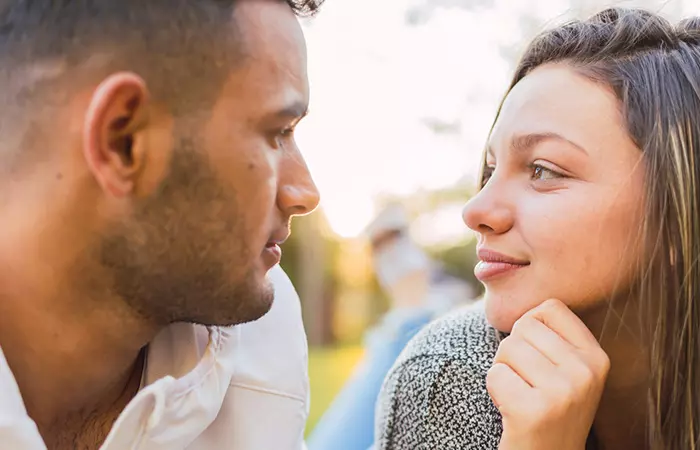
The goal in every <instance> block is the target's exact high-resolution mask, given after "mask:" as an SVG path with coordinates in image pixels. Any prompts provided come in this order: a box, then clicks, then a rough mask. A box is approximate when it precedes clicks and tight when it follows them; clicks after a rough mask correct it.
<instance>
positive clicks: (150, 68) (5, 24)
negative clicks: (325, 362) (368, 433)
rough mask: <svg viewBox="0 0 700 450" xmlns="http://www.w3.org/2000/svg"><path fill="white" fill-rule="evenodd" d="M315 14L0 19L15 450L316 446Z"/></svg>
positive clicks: (197, 5)
mask: <svg viewBox="0 0 700 450" xmlns="http://www.w3.org/2000/svg"><path fill="white" fill-rule="evenodd" d="M318 6H319V2H317V1H313V0H306V1H304V0H287V1H284V0H239V1H234V0H119V1H114V0H89V1H88V0H75V1H72V0H71V1H55V0H33V1H24V0H8V1H4V2H2V4H1V6H0V30H1V31H0V33H1V34H2V39H0V62H1V64H0V77H1V81H0V96H1V97H2V103H3V108H2V111H1V112H0V127H2V130H3V131H2V132H3V135H2V140H1V141H0V172H1V173H2V176H1V177H0V184H1V185H2V188H1V189H0V211H1V212H2V216H3V221H2V224H0V250H1V251H0V265H1V266H2V269H3V270H2V271H1V275H0V277H1V278H2V282H0V349H1V351H0V447H2V448H3V449H12V450H27V449H32V450H33V449H46V448H49V449H52V450H59V449H98V448H101V449H103V450H123V449H140V450H165V449H167V450H178V449H179V450H182V449H188V450H205V449H206V450H214V449H216V450H219V449H233V450H236V449H238V450H263V449H264V450H272V449H274V450H287V449H300V448H302V447H303V433H304V427H305V421H306V417H307V414H308V368H307V346H306V337H305V334H304V329H303V325H302V322H301V313H300V305H299V299H298V297H297V295H296V293H295V291H294V288H293V287H292V285H291V283H290V281H289V279H288V278H287V277H286V275H285V274H284V272H283V271H282V270H281V269H280V268H279V266H278V263H279V260H280V258H281V251H280V249H279V246H280V244H282V242H283V241H284V240H285V239H286V238H287V236H288V235H289V232H290V229H289V227H290V219H291V217H292V216H295V215H301V214H306V213H309V212H311V211H312V210H313V209H314V208H315V207H316V206H317V204H318V201H319V198H318V197H319V195H318V191H317V189H316V187H315V185H314V183H313V181H312V179H311V176H310V174H309V171H308V169H307V167H306V165H305V162H304V159H303V158H302V156H301V154H300V152H299V149H298V148H297V146H296V144H295V139H294V129H295V127H296V125H297V124H298V123H299V121H300V120H301V119H302V118H303V117H304V115H305V114H306V111H307V106H308V101H309V86H308V80H307V72H306V48H305V41H304V37H303V34H302V30H301V27H300V24H299V22H298V19H297V16H298V15H306V14H311V13H313V12H315V11H316V9H317V8H318ZM263 316H264V317H263Z"/></svg>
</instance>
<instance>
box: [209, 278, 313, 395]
mask: <svg viewBox="0 0 700 450" xmlns="http://www.w3.org/2000/svg"><path fill="white" fill-rule="evenodd" d="M268 276H269V278H270V281H271V282H272V284H273V287H274V289H275V299H274V302H273V303H272V307H271V308H270V311H269V312H268V313H267V314H265V315H264V316H263V317H261V318H260V319H258V320H256V321H253V322H249V323H245V324H241V325H237V326H235V327H227V328H222V329H221V330H222V331H223V332H224V333H227V334H229V335H230V336H231V338H230V342H229V343H228V345H231V346H233V347H234V349H232V350H233V351H231V352H228V353H229V355H230V357H231V358H233V365H232V366H233V376H232V379H231V385H232V386H239V387H243V388H245V387H250V388H253V389H258V390H263V391H267V392H269V393H271V394H272V393H275V392H277V393H279V394H280V395H283V396H285V397H291V398H298V399H299V400H302V401H304V402H306V397H307V396H308V368H307V363H308V343H307V340H306V332H305V330H304V324H303V322H302V316H301V304H300V302H299V296H298V294H297V292H296V290H295V289H294V286H293V285H292V282H291V281H290V279H289V277H288V276H287V274H286V273H285V272H284V270H282V268H280V267H279V266H275V267H273V268H272V269H271V270H270V272H269V275H268Z"/></svg>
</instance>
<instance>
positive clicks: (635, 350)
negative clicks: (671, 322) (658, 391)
mask: <svg viewBox="0 0 700 450" xmlns="http://www.w3.org/2000/svg"><path fill="white" fill-rule="evenodd" d="M630 305H631V304H629V303H628V305H627V307H623V308H622V310H621V311H617V310H611V309H609V307H608V306H605V307H604V308H603V309H602V310H601V311H598V312H592V313H590V314H582V315H581V319H582V320H583V321H584V323H585V324H586V325H587V326H588V327H589V329H590V330H591V331H592V332H593V333H594V334H595V335H596V336H597V337H598V338H599V340H600V344H601V346H602V348H603V350H605V352H606V353H607V355H608V357H609V358H610V372H609V374H608V379H607V382H606V384H605V390H604V391H603V396H602V398H601V401H600V405H599V406H598V412H597V413H596V417H595V420H594V423H593V432H594V433H595V437H596V441H597V443H598V449H599V450H611V449H615V450H627V449H629V450H638V449H644V448H646V447H647V427H646V423H647V392H648V388H649V366H648V362H647V361H648V355H647V354H646V353H645V352H644V350H643V346H642V345H641V340H640V336H641V330H639V329H631V328H630V327H629V326H627V325H626V324H636V323H637V322H638V321H637V320H636V311H632V309H634V308H631V307H630ZM633 318H634V319H633ZM623 324H625V325H623Z"/></svg>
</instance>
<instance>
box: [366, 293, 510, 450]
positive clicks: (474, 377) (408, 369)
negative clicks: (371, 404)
mask: <svg viewBox="0 0 700 450" xmlns="http://www.w3.org/2000/svg"><path fill="white" fill-rule="evenodd" d="M501 337H502V336H501V335H500V334H499V333H498V332H497V331H495V330H494V329H493V328H492V327H491V326H489V325H488V323H487V322H486V318H485V316H484V312H483V310H482V309H481V308H480V307H478V306H477V307H474V306H472V307H469V308H466V309H463V310H459V311H457V312H455V313H453V314H450V315H449V316H446V317H444V318H442V319H440V320H438V321H436V322H434V323H432V324H430V325H429V326H427V327H426V328H425V329H424V330H422V331H421V332H420V333H419V334H418V335H417V336H416V337H415V338H413V340H412V341H411V342H410V343H409V344H408V346H407V347H406V349H405V350H404V351H403V353H402V354H401V356H400V357H399V359H398V360H397V362H396V364H395V365H394V367H393V368H392V370H391V372H390V373H389V375H388V376H387V378H386V380H385V381H384V386H383V388H382V393H381V395H380V398H379V401H378V404H377V426H376V433H375V434H376V443H375V448H376V449H377V450H398V449H401V450H428V449H429V450H438V449H439V450H442V449H460V450H477V449H478V450H491V449H493V450H496V449H497V448H498V442H499V440H500V437H501V432H502V425H501V416H500V414H499V412H498V410H497V409H496V407H495V406H494V405H493V403H492V401H491V398H490V396H489V394H488V391H487V390H486V373H487V371H488V369H489V368H490V367H491V364H492V361H493V358H494V356H495V354H496V350H497V349H498V342H499V339H500V338H501Z"/></svg>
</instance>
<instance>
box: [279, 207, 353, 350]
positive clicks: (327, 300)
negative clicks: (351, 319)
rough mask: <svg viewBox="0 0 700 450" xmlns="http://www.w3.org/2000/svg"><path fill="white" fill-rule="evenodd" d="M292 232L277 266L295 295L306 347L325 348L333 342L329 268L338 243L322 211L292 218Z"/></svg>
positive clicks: (332, 291)
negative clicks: (294, 290)
mask: <svg viewBox="0 0 700 450" xmlns="http://www.w3.org/2000/svg"><path fill="white" fill-rule="evenodd" d="M293 230H294V232H293V233H292V235H291V236H290V237H289V239H288V240H287V242H285V244H284V248H283V250H284V256H283V258H282V263H281V266H282V268H283V269H284V270H285V272H287V275H289V278H290V279H291V280H292V283H293V284H294V286H295V287H296V289H297V292H298V293H299V297H300V299H301V307H302V314H303V318H304V325H305V327H306V333H307V337H308V340H309V344H311V345H326V344H329V343H331V342H333V340H334V335H333V327H332V323H333V320H332V318H333V305H334V302H333V299H334V297H335V288H336V282H337V280H336V278H335V274H334V271H333V268H334V266H335V260H336V257H337V255H338V248H339V241H338V238H337V237H336V236H335V235H334V234H333V233H332V232H330V231H329V230H330V228H329V226H328V223H327V221H326V218H325V215H324V214H323V212H322V211H317V212H315V213H314V214H311V215H309V216H305V217H298V218H296V219H294V221H293Z"/></svg>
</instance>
